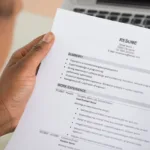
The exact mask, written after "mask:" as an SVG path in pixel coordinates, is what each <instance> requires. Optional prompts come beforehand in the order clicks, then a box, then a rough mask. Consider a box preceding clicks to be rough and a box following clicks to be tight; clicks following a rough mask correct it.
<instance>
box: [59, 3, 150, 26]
mask: <svg viewBox="0 0 150 150" xmlns="http://www.w3.org/2000/svg"><path fill="white" fill-rule="evenodd" d="M62 7H63V8H64V9H67V10H72V11H75V12H78V13H84V14H87V15H90V16H95V17H99V18H104V19H109V20H112V21H119V22H122V23H128V24H133V25H136V26H140V27H145V28H149V29H150V1H148V0H64V3H63V6H62Z"/></svg>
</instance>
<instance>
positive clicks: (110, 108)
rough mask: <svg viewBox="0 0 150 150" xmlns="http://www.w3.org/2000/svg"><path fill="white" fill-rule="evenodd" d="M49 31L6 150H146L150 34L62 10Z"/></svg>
mask: <svg viewBox="0 0 150 150" xmlns="http://www.w3.org/2000/svg"><path fill="white" fill-rule="evenodd" d="M52 31H53V32H54V34H55V36H56V42H55V44H54V46H53V48H52V50H51V52H50V53H49V54H48V56H47V57H46V59H45V60H44V61H43V63H42V65H41V68H40V71H39V74H38V77H37V83H36V88H35V91H34V93H33V95H32V97H31V100H30V101H29V103H28V105H27V108H26V110H25V113H24V115H23V117H22V119H21V121H20V123H19V126H18V128H17V129H16V132H15V134H14V136H13V138H12V140H11V141H10V143H9V144H8V146H7V148H6V150H42V149H43V150H110V149H112V150H149V149H150V30H148V29H143V28H140V27H135V26H131V25H125V24H121V23H117V22H112V21H109V20H103V19H98V18H96V17H91V16H86V15H82V14H77V13H73V12H69V11H66V10H61V9H59V10H58V12H57V15H56V18H55V20H54V24H53V28H52Z"/></svg>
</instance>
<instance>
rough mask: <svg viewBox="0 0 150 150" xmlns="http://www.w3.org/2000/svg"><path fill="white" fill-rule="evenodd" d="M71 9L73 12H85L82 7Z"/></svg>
mask: <svg viewBox="0 0 150 150" xmlns="http://www.w3.org/2000/svg"><path fill="white" fill-rule="evenodd" d="M73 11H74V12H78V13H84V12H85V9H82V8H75V9H74V10H73Z"/></svg>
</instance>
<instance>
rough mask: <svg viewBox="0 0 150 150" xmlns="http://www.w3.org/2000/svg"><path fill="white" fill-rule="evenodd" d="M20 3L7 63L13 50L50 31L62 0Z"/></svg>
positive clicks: (25, 1) (31, 0) (36, 0)
mask: <svg viewBox="0 0 150 150" xmlns="http://www.w3.org/2000/svg"><path fill="white" fill-rule="evenodd" d="M22 1H23V3H24V8H23V10H22V12H21V13H20V15H19V16H18V18H17V22H16V27H15V32H14V41H13V45H12V49H11V51H10V54H9V56H8V59H7V61H8V60H9V58H10V56H11V55H12V53H13V52H14V51H15V50H17V49H18V48H20V47H22V46H23V45H25V44H27V43H29V42H30V41H31V40H33V39H34V38H36V37H37V36H39V35H42V34H44V33H47V32H49V31H50V30H51V26H52V21H53V17H54V15H55V12H56V9H57V8H58V7H60V6H61V3H62V0H22ZM7 61H6V63H7ZM5 65H6V64H5ZM5 65H4V67H5ZM4 67H3V68H4ZM3 68H2V70H3ZM2 70H1V72H2ZM1 72H0V74H1ZM0 150H1V149H0Z"/></svg>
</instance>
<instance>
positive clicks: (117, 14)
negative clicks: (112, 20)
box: [110, 12, 120, 16]
mask: <svg viewBox="0 0 150 150" xmlns="http://www.w3.org/2000/svg"><path fill="white" fill-rule="evenodd" d="M110 14H111V15H114V16H119V15H120V13H118V12H112V13H110Z"/></svg>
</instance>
